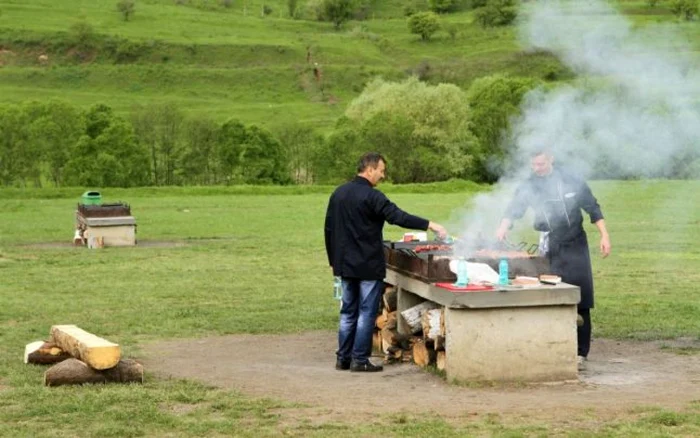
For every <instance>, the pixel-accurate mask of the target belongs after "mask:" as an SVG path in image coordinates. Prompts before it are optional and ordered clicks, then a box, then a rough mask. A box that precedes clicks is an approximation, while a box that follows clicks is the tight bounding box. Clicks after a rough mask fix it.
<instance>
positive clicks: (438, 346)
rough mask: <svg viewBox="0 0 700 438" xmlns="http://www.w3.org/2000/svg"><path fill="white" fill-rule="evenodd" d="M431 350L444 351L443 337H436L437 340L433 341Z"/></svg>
mask: <svg viewBox="0 0 700 438" xmlns="http://www.w3.org/2000/svg"><path fill="white" fill-rule="evenodd" d="M433 348H434V349H435V351H444V350H445V337H444V336H440V335H438V337H437V338H435V339H433Z"/></svg>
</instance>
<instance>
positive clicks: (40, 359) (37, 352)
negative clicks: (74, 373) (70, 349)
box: [24, 341, 71, 365]
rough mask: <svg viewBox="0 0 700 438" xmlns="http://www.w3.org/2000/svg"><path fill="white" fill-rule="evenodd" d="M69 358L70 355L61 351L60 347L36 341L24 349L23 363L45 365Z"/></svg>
mask: <svg viewBox="0 0 700 438" xmlns="http://www.w3.org/2000/svg"><path fill="white" fill-rule="evenodd" d="M70 358H71V355H70V354H68V353H66V352H65V351H63V350H61V347H59V346H58V345H56V344H54V343H52V342H44V341H36V342H31V343H29V344H27V346H26V347H24V363H34V364H41V365H47V364H54V363H58V362H62V361H64V360H66V359H70Z"/></svg>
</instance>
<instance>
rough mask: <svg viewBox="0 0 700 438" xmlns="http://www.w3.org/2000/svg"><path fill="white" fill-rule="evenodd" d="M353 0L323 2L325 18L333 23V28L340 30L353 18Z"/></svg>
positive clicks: (327, 0)
mask: <svg viewBox="0 0 700 438" xmlns="http://www.w3.org/2000/svg"><path fill="white" fill-rule="evenodd" d="M354 7H355V5H354V1H353V0H323V3H322V10H323V18H324V19H325V20H328V21H331V22H332V23H333V26H334V27H335V28H336V30H337V29H340V26H341V25H342V24H343V23H345V22H346V21H348V20H349V19H350V18H352V12H353V9H354Z"/></svg>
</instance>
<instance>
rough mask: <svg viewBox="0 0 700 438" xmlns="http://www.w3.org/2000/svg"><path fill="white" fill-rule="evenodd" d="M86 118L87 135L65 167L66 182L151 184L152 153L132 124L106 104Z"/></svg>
mask: <svg viewBox="0 0 700 438" xmlns="http://www.w3.org/2000/svg"><path fill="white" fill-rule="evenodd" d="M85 119H86V133H85V134H84V135H83V136H82V137H80V139H79V140H78V142H77V144H76V147H75V148H74V150H73V151H72V154H71V157H70V159H69V160H68V162H67V163H66V166H65V171H64V176H65V181H66V183H67V184H68V185H76V186H93V187H136V186H143V185H147V184H148V183H149V179H150V178H149V167H148V153H147V151H146V149H144V148H143V147H141V146H140V145H139V144H138V142H137V141H136V139H135V137H134V131H133V128H132V126H131V124H129V123H128V122H127V121H126V120H124V119H122V118H120V117H118V116H115V115H114V114H113V112H112V111H111V109H110V108H109V107H107V106H105V105H97V106H94V107H92V108H90V109H89V110H88V111H87V113H86V115H85ZM95 121H99V123H93V122H95ZM104 122H107V123H104ZM98 126H99V129H95V128H96V127H98ZM89 128H91V129H90V133H88V132H87V131H88V129H89Z"/></svg>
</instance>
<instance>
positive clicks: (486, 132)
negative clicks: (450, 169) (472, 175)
mask: <svg viewBox="0 0 700 438" xmlns="http://www.w3.org/2000/svg"><path fill="white" fill-rule="evenodd" d="M537 85H539V82H537V81H536V80H535V79H532V78H512V77H508V76H504V75H494V76H486V77H483V78H480V79H477V80H475V81H474V82H473V83H472V85H471V86H470V87H469V90H468V91H467V97H468V100H469V108H470V110H471V112H470V115H471V120H472V125H471V130H472V132H473V133H474V134H475V135H476V137H477V138H478V139H479V143H480V144H481V147H482V150H483V152H484V155H483V159H484V161H482V162H481V163H480V165H479V168H480V173H481V179H484V180H487V181H494V180H496V179H497V178H498V176H500V174H501V173H502V170H503V163H504V158H505V156H506V155H507V152H508V151H507V142H506V139H507V137H508V133H509V132H510V123H511V120H512V119H513V118H514V117H515V116H517V115H518V114H520V104H521V102H522V100H523V97H524V96H525V94H526V93H527V92H528V91H530V90H532V89H533V88H535V87H537Z"/></svg>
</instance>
